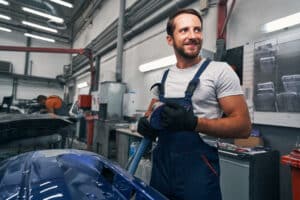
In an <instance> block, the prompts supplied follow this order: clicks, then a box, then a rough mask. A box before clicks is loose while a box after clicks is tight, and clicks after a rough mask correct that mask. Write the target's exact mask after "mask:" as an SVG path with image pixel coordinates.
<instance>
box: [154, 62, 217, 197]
mask: <svg viewBox="0 0 300 200" xmlns="http://www.w3.org/2000/svg"><path fill="white" fill-rule="evenodd" d="M209 62H210V60H208V59H207V60H205V62H204V63H203V64H202V66H201V67H200V68H199V70H198V71H197V73H196V74H195V76H194V77H193V79H192V80H191V81H190V83H189V84H188V87H187V89H186V91H185V97H183V98H165V97H164V84H165V81H166V78H167V75H168V72H169V71H168V70H167V71H166V72H165V73H164V75H163V78H162V81H161V88H160V94H159V100H160V101H161V102H164V103H166V102H175V103H177V104H180V105H182V106H184V107H185V108H186V109H193V106H192V96H193V93H194V91H195V89H196V87H197V85H198V83H199V77H200V75H201V74H202V72H203V71H204V70H205V68H206V67H207V66H208V64H209ZM219 177H220V169H219V158H218V151H217V149H216V148H214V147H212V146H209V145H208V144H206V143H205V142H203V140H202V139H201V137H200V136H199V134H198V133H197V132H194V131H179V132H170V131H166V130H161V131H159V133H158V144H157V146H156V148H155V149H154V151H153V167H152V175H151V182H150V185H151V186H152V187H154V188H155V189H157V190H158V191H160V192H161V193H162V194H164V195H166V196H167V197H168V198H169V199H174V200H175V199H176V200H221V199H222V197H221V191H220V185H219Z"/></svg>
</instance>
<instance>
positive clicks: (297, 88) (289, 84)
mask: <svg viewBox="0 0 300 200" xmlns="http://www.w3.org/2000/svg"><path fill="white" fill-rule="evenodd" d="M281 80H282V83H283V87H284V90H285V92H297V93H300V74H293V75H286V76H282V77H281Z"/></svg>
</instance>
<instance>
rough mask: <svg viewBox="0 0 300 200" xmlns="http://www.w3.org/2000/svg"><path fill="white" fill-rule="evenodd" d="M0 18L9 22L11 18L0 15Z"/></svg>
mask: <svg viewBox="0 0 300 200" xmlns="http://www.w3.org/2000/svg"><path fill="white" fill-rule="evenodd" d="M0 18H1V19H6V20H11V17H9V16H7V15H1V14H0Z"/></svg>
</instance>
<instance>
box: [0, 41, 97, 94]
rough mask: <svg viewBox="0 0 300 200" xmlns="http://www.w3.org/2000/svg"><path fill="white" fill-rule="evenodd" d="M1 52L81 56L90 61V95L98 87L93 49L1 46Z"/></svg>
mask: <svg viewBox="0 0 300 200" xmlns="http://www.w3.org/2000/svg"><path fill="white" fill-rule="evenodd" d="M0 51H21V52H38V53H64V54H80V55H84V56H86V57H87V58H88V59H89V64H90V72H91V87H90V91H89V93H91V91H93V89H94V88H95V87H96V83H95V80H96V79H95V75H96V73H95V68H94V59H93V53H92V50H91V49H87V48H86V49H66V48H43V47H20V46H3V45H0Z"/></svg>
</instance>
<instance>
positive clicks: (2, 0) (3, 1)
mask: <svg viewBox="0 0 300 200" xmlns="http://www.w3.org/2000/svg"><path fill="white" fill-rule="evenodd" d="M0 4H3V5H6V6H9V2H8V1H5V0H0Z"/></svg>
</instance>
